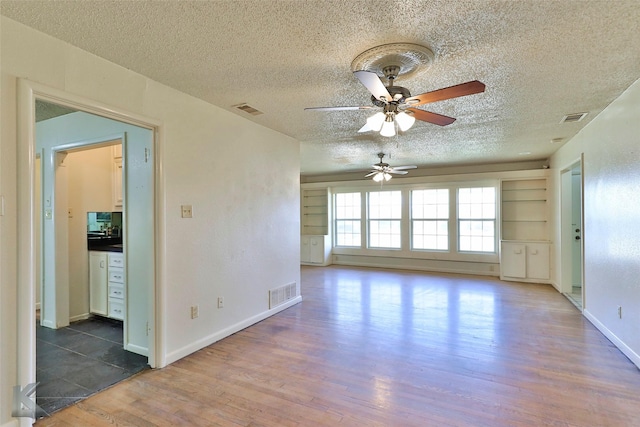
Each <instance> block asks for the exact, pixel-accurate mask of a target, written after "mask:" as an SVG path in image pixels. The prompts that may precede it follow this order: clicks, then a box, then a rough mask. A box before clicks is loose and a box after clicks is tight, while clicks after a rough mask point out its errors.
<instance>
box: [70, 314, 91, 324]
mask: <svg viewBox="0 0 640 427" xmlns="http://www.w3.org/2000/svg"><path fill="white" fill-rule="evenodd" d="M89 317H91V314H89V313H84V314H78V315H77V316H71V317H69V323H73V322H77V321H78V320H85V319H88V318H89Z"/></svg>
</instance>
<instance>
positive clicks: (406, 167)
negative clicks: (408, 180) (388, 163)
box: [392, 165, 418, 171]
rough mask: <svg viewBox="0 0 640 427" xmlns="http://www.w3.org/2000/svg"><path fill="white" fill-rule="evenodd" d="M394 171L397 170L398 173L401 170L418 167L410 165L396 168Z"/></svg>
mask: <svg viewBox="0 0 640 427" xmlns="http://www.w3.org/2000/svg"><path fill="white" fill-rule="evenodd" d="M392 169H394V170H397V171H401V170H405V169H418V167H417V166H415V165H410V166H409V165H408V166H394V167H393V168H392Z"/></svg>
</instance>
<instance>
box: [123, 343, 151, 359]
mask: <svg viewBox="0 0 640 427" xmlns="http://www.w3.org/2000/svg"><path fill="white" fill-rule="evenodd" d="M124 349H125V350H127V351H130V352H132V353H135V354H139V355H140V356H146V357H149V349H148V348H147V347H140V346H139V345H135V344H126V345H125V346H124Z"/></svg>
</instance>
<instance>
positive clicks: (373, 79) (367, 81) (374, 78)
mask: <svg viewBox="0 0 640 427" xmlns="http://www.w3.org/2000/svg"><path fill="white" fill-rule="evenodd" d="M353 74H354V75H355V76H356V77H357V78H358V80H360V83H362V84H363V85H364V86H365V87H366V88H367V89H369V92H371V94H372V95H373V96H374V97H375V98H376V99H377V100H379V101H382V102H390V101H392V100H393V99H392V97H391V95H390V94H389V91H388V90H387V88H386V87H385V85H384V84H383V83H382V80H380V77H378V75H377V74H376V73H373V72H371V71H354V72H353Z"/></svg>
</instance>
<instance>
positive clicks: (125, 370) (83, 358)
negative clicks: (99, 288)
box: [36, 317, 148, 416]
mask: <svg viewBox="0 0 640 427" xmlns="http://www.w3.org/2000/svg"><path fill="white" fill-rule="evenodd" d="M147 367H148V365H147V358H146V357H145V356H140V355H138V354H135V353H131V352H129V351H126V350H124V349H123V348H122V322H120V321H117V320H111V319H105V318H101V317H93V318H91V319H87V320H81V321H79V322H74V323H72V324H71V325H70V326H68V327H66V328H61V329H49V328H45V327H42V326H40V325H38V326H37V327H36V381H38V383H39V384H38V388H37V390H36V395H37V398H36V403H37V404H38V406H39V407H40V408H41V409H42V411H43V412H44V413H42V415H43V416H47V415H49V414H51V413H53V412H55V411H57V410H59V409H62V408H64V407H66V406H69V405H71V404H72V403H74V402H77V401H79V400H81V399H84V398H86V397H88V396H90V395H92V394H94V393H96V392H98V391H100V390H102V389H105V388H107V387H109V386H111V385H113V384H115V383H117V382H119V381H122V380H124V379H125V378H128V377H130V376H132V375H134V374H136V373H138V372H140V371H142V370H144V369H146V368H147Z"/></svg>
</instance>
